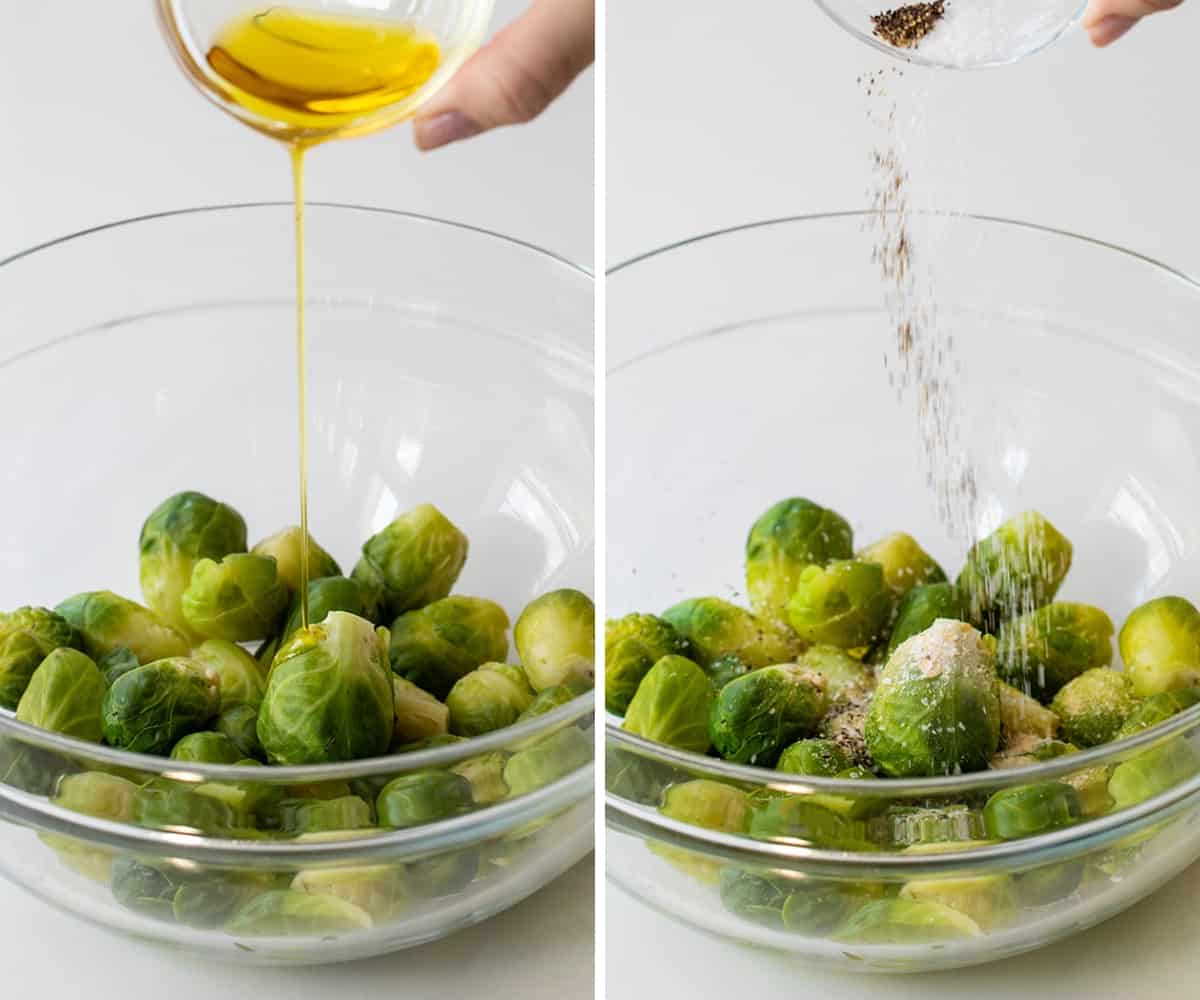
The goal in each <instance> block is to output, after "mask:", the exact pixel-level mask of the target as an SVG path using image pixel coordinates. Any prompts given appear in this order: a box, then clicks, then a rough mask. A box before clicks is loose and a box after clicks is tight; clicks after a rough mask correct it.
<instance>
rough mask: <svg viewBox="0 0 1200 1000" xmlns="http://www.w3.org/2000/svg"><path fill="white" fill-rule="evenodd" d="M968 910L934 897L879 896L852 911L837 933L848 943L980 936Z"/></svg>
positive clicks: (902, 941)
mask: <svg viewBox="0 0 1200 1000" xmlns="http://www.w3.org/2000/svg"><path fill="white" fill-rule="evenodd" d="M981 934H983V930H982V929H981V928H980V926H979V925H978V924H977V923H976V922H975V921H974V920H972V919H971V918H970V917H969V916H967V915H966V914H965V913H962V912H960V911H958V910H956V909H954V908H953V907H950V906H946V905H945V904H944V903H938V902H935V901H933V900H916V899H876V900H872V901H871V902H869V903H867V904H866V905H865V906H864V907H863V908H862V909H860V910H858V911H857V912H856V913H854V914H852V915H851V916H850V917H849V919H847V920H846V922H845V923H844V924H843V925H842V926H841V927H840V928H839V929H838V930H837V932H836V933H835V934H834V940H835V941H840V942H842V943H844V944H914V943H927V942H934V941H952V940H955V939H957V938H972V937H979V936H980V935H981Z"/></svg>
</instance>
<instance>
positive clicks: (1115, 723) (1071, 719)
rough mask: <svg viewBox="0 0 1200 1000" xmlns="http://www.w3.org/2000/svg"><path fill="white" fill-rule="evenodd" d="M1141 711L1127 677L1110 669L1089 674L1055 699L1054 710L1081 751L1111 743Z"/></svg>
mask: <svg viewBox="0 0 1200 1000" xmlns="http://www.w3.org/2000/svg"><path fill="white" fill-rule="evenodd" d="M1136 708H1137V698H1136V697H1134V694H1133V688H1132V686H1131V685H1130V683H1129V678H1128V677H1127V676H1125V674H1118V673H1117V672H1116V671H1114V670H1109V669H1108V668H1107V667H1096V668H1094V669H1092V670H1088V671H1086V672H1084V673H1082V674H1080V675H1079V676H1078V677H1076V678H1075V679H1074V680H1073V681H1071V682H1070V683H1069V684H1067V685H1066V686H1065V687H1064V688H1063V689H1062V690H1061V691H1059V692H1058V694H1056V695H1055V696H1054V701H1052V702H1051V703H1050V709H1051V711H1053V712H1054V714H1055V715H1057V716H1058V717H1059V719H1060V720H1062V734H1063V736H1065V737H1066V738H1067V739H1068V740H1070V741H1071V742H1072V743H1074V744H1075V745H1076V746H1079V747H1094V746H1099V745H1100V744H1101V743H1107V742H1108V741H1109V740H1111V739H1113V738H1114V737H1115V736H1116V735H1117V733H1118V732H1119V731H1120V729H1121V726H1123V725H1124V724H1125V720H1126V719H1128V718H1129V717H1130V716H1131V715H1133V713H1134V710H1135V709H1136Z"/></svg>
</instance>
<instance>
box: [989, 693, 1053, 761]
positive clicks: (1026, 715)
mask: <svg viewBox="0 0 1200 1000" xmlns="http://www.w3.org/2000/svg"><path fill="white" fill-rule="evenodd" d="M996 690H997V693H998V694H999V696H1000V741H1001V743H1002V744H1003V745H1004V746H1006V747H1011V746H1012V744H1013V743H1014V742H1015V741H1016V740H1017V739H1019V738H1020V737H1023V736H1035V737H1037V738H1038V739H1053V738H1054V737H1055V736H1057V735H1058V727H1059V719H1058V716H1057V715H1055V714H1054V713H1053V712H1052V711H1050V709H1048V708H1044V707H1043V706H1042V705H1041V704H1039V703H1038V702H1037V701H1036V700H1035V699H1033V698H1030V697H1029V695H1027V694H1025V693H1024V692H1022V691H1018V690H1017V689H1016V688H1015V687H1013V686H1012V685H1011V684H1006V683H1004V681H1000V682H999V685H998V686H997V689H996Z"/></svg>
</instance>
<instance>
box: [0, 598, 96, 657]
mask: <svg viewBox="0 0 1200 1000" xmlns="http://www.w3.org/2000/svg"><path fill="white" fill-rule="evenodd" d="M9 632H28V633H30V634H31V635H34V636H36V637H37V638H38V639H40V640H41V642H42V644H43V645H44V646H45V648H46V655H47V656H49V655H50V653H51V652H52V651H53V650H55V649H58V648H59V647H60V646H69V647H70V648H71V649H80V650H82V649H83V648H84V646H83V636H82V635H81V634H80V632H79V630H78V629H77V628H76V627H75V626H74V625H72V624H71V623H70V622H69V621H67V619H65V618H64V617H63V616H62V615H60V614H59V613H58V612H57V611H51V610H50V609H49V608H35V607H30V606H28V605H27V606H25V607H23V608H17V610H16V611H8V612H5V613H3V614H0V633H9Z"/></svg>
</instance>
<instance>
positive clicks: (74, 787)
mask: <svg viewBox="0 0 1200 1000" xmlns="http://www.w3.org/2000/svg"><path fill="white" fill-rule="evenodd" d="M137 794H138V786H137V785H135V784H134V783H133V782H132V781H129V780H128V779H127V778H119V777H117V776H116V775H115V774H105V773H104V772H103V771H85V772H84V773H82V774H68V775H64V777H63V778H62V780H61V781H60V782H59V783H58V789H57V790H56V791H55V793H54V798H53V802H54V804H55V805H56V806H62V807H63V808H64V809H70V810H71V811H72V812H77V813H83V814H84V815H86V816H95V817H97V818H98V819H108V820H112V821H114V822H116V823H130V822H132V821H133V817H134V815H135V811H136V800H137Z"/></svg>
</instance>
